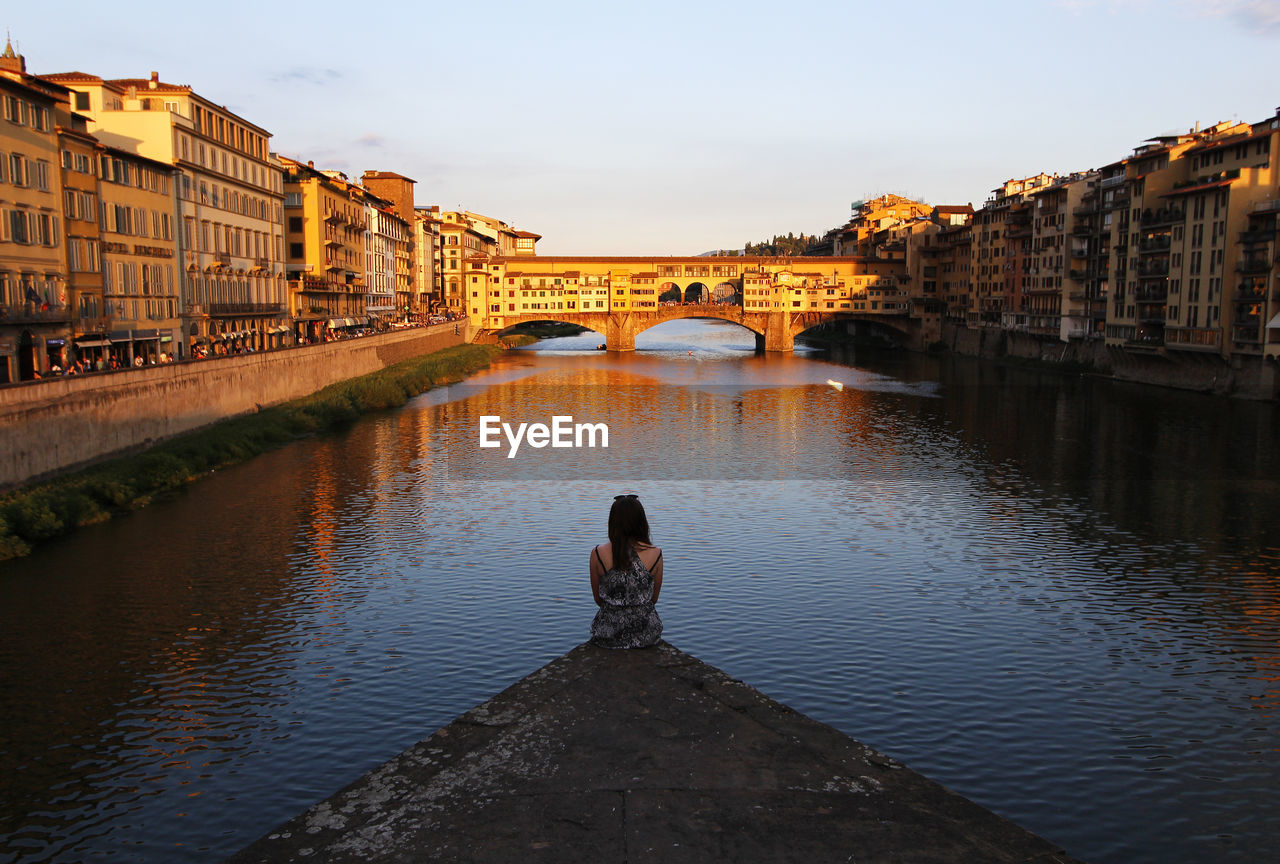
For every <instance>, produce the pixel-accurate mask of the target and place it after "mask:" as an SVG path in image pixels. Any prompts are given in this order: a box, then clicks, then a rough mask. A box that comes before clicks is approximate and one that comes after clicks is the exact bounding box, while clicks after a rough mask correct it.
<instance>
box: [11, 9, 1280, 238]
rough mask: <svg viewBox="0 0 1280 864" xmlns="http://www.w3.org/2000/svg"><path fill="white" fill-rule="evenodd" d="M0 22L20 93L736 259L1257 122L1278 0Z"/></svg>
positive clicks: (590, 231)
mask: <svg viewBox="0 0 1280 864" xmlns="http://www.w3.org/2000/svg"><path fill="white" fill-rule="evenodd" d="M7 5H8V6H9V8H8V9H6V10H5V11H4V12H3V13H0V25H4V26H5V27H7V28H8V30H9V32H10V33H11V35H12V37H13V40H14V42H15V43H16V44H17V45H18V47H19V49H20V50H21V52H22V53H23V54H24V55H25V56H26V58H27V68H28V71H31V72H35V73H37V74H39V73H49V72H66V71H71V70H79V71H83V72H89V73H92V74H95V75H101V76H102V77H104V78H125V77H146V76H147V75H148V74H149V73H150V71H151V70H157V71H158V72H159V73H160V77H161V79H162V80H164V81H166V82H170V83H175V84H189V85H191V86H192V87H193V88H194V89H195V90H196V92H197V93H199V94H200V95H201V96H204V97H205V98H208V99H210V100H212V101H214V102H216V103H219V104H224V105H226V106H227V107H228V108H230V109H231V110H233V111H235V112H237V113H238V114H240V115H242V116H243V117H245V118H246V119H247V120H249V121H251V122H253V123H256V124H258V125H259V126H262V127H264V128H266V129H268V130H270V131H271V132H272V133H273V135H274V138H273V139H272V148H273V149H274V150H275V151H277V152H279V153H281V154H283V155H286V156H292V157H296V158H302V159H311V160H313V161H314V162H315V163H316V165H317V167H325V168H337V169H339V170H342V171H346V172H347V173H348V174H350V175H359V174H360V173H361V172H363V171H365V170H367V169H376V170H387V171H397V172H399V173H401V174H405V175H407V176H409V177H412V178H414V179H415V180H417V181H418V186H417V202H418V204H440V205H441V206H442V207H444V208H445V209H457V208H464V209H467V210H473V211H476V212H480V213H484V214H486V215H490V216H494V217H497V218H499V219H503V220H504V221H506V222H507V223H509V224H511V225H513V226H515V227H516V228H519V229H524V230H529V231H536V232H538V233H540V234H542V235H544V240H543V241H542V242H541V243H540V244H539V252H540V253H542V254H574V253H577V254H597V255H604V254H645V253H649V254H657V255H668V254H673V255H685V254H694V253H698V252H703V251H707V250H710V249H715V248H739V247H741V246H742V244H743V243H744V242H746V241H748V240H761V239H765V238H767V237H769V236H771V235H773V234H775V233H783V234H785V233H787V232H788V231H795V232H801V231H805V232H810V233H815V232H822V231H825V230H826V229H828V228H832V227H835V226H837V225H840V224H842V223H843V222H845V221H846V220H847V219H848V216H849V205H850V203H851V202H852V201H854V200H856V199H860V198H865V197H870V196H873V195H875V194H879V193H882V192H898V193H902V194H909V195H912V196H913V197H918V198H922V199H924V200H927V201H929V202H931V203H953V204H963V203H966V202H972V203H973V204H974V205H975V206H980V205H981V204H982V202H983V201H984V200H985V199H986V197H987V195H988V194H989V192H990V190H991V189H992V188H994V187H995V186H996V185H998V184H999V183H1002V182H1003V181H1004V180H1006V179H1008V178H1010V177H1013V176H1025V175H1028V174H1034V173H1036V172H1039V171H1047V172H1050V173H1053V172H1057V173H1062V174H1066V173H1070V172H1071V171H1078V170H1084V169H1088V168H1093V167H1097V166H1099V165H1102V164H1105V163H1107V162H1111V161H1114V160H1115V159H1118V158H1121V157H1123V156H1125V155H1127V154H1128V153H1129V152H1130V151H1131V150H1132V149H1133V147H1135V146H1137V145H1138V144H1139V143H1141V142H1142V141H1143V139H1145V138H1148V137H1151V136H1153V135H1157V134H1160V133H1163V132H1170V131H1178V130H1183V129H1187V128H1190V127H1191V126H1193V125H1194V124H1195V123H1196V122H1197V121H1199V122H1201V123H1202V124H1206V125H1207V124H1211V123H1215V122H1217V121H1219V120H1230V119H1233V118H1234V119H1240V120H1245V121H1257V120H1261V119H1263V118H1264V117H1268V116H1271V114H1272V113H1273V112H1274V111H1275V110H1276V108H1277V106H1280V86H1277V85H1278V84H1280V74H1277V73H1280V0H1163V2H1159V0H1059V2H1050V0H1044V2H1037V0H1009V2H1005V0H1000V2H981V0H970V2H962V0H948V2H933V0H925V2H919V0H917V2H896V0H880V2H875V3H863V2H854V0H843V2H828V0H811V2H807V3H787V2H777V0H774V2H768V3H765V2H756V0H737V2H700V0H681V2H669V0H648V2H645V3H626V4H611V3H608V2H577V0H541V2H535V0H524V2H505V0H491V2H481V3H470V2H462V0H451V2H438V0H426V2H417V3H413V4H396V3H351V2H346V3H329V2H315V3H310V4H303V3H288V2H252V3H246V2H239V0H234V2H225V0H224V2H209V3H191V4H180V5H175V4H173V3H172V2H164V3H156V2H151V0H134V2H130V3H127V4H123V5H121V4H102V3H82V2H79V0H70V2H64V3H60V4H56V5H52V6H48V5H46V6H44V7H43V8H40V7H39V6H38V4H35V3H23V4H17V3H15V4H7ZM177 8H187V9H189V10H191V11H190V12H189V13H176V12H175V11H174V10H175V9H177ZM197 10H198V11H197Z"/></svg>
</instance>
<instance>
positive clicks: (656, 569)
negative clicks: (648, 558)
mask: <svg viewBox="0 0 1280 864" xmlns="http://www.w3.org/2000/svg"><path fill="white" fill-rule="evenodd" d="M649 572H650V573H652V574H653V601H652V602H654V603H657V602H658V592H659V591H661V590H662V551H661V550H659V551H658V560H657V561H655V562H654V563H653V569H652V570H650V571H649Z"/></svg>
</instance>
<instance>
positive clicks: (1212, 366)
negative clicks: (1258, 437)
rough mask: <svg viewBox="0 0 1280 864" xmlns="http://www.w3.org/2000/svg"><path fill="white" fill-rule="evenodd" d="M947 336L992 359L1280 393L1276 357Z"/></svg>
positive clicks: (1219, 390) (954, 346) (1261, 394)
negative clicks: (1228, 356) (1141, 349)
mask: <svg viewBox="0 0 1280 864" xmlns="http://www.w3.org/2000/svg"><path fill="white" fill-rule="evenodd" d="M942 341H943V342H944V343H945V344H946V345H947V347H948V348H950V349H951V350H952V351H954V352H955V353H957V354H965V355H970V356H974V357H985V358H988V359H1001V358H1003V359H1018V360H1029V361H1035V362H1040V363H1046V364H1050V365H1065V366H1071V367H1073V368H1078V369H1083V370H1087V371H1090V372H1094V373H1096V374H1099V375H1107V376H1110V377H1112V378H1114V379H1116V380H1117V381H1132V382H1135V383H1139V384H1155V385H1158V386H1162V387H1174V388H1177V389H1179V390H1195V391H1198V392H1201V393H1215V394H1218V395H1222V396H1240V397H1243V398H1247V399H1277V398H1280V374H1277V373H1278V372H1280V370H1278V369H1277V366H1276V363H1275V361H1268V360H1264V359H1263V358H1261V357H1237V358H1234V359H1233V360H1232V361H1230V362H1228V361H1227V360H1224V359H1223V358H1222V357H1220V356H1218V355H1217V354H1214V353H1208V352H1195V351H1163V352H1151V353H1139V352H1136V351H1126V350H1124V349H1122V348H1114V347H1107V345H1105V344H1104V343H1103V342H1102V340H1090V341H1072V342H1060V341H1058V340H1056V339H1048V338H1042V337H1037V336H1033V335H1031V334H1029V333H1013V332H1008V331H1003V330H997V329H989V330H971V329H968V328H964V327H955V326H951V325H944V327H943V331H942Z"/></svg>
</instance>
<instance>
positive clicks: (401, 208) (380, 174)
mask: <svg viewBox="0 0 1280 864" xmlns="http://www.w3.org/2000/svg"><path fill="white" fill-rule="evenodd" d="M360 183H361V185H363V186H364V188H365V189H367V190H369V191H370V192H372V193H373V194H374V195H377V196H378V197H379V198H381V199H382V200H383V201H385V202H387V204H388V205H389V206H388V207H384V208H382V210H381V211H380V213H381V214H382V216H380V217H378V218H377V219H375V220H373V221H372V222H371V224H373V225H374V226H375V227H374V231H373V235H374V240H375V245H379V244H381V246H382V248H384V249H385V250H387V251H384V252H383V254H384V255H387V254H388V253H389V255H390V258H391V265H392V268H393V270H392V273H391V275H390V277H389V278H390V282H391V285H390V288H391V293H392V295H393V296H392V299H391V302H390V304H389V308H388V312H387V313H386V314H383V317H384V318H385V319H387V320H398V321H407V320H410V318H411V317H412V316H413V315H415V314H420V313H421V312H423V311H426V310H427V309H428V308H430V307H429V306H423V307H421V308H419V306H418V298H419V292H418V289H417V275H418V268H417V258H416V255H415V244H416V243H417V237H416V236H415V229H416V227H417V220H416V218H415V216H414V213H415V211H414V204H413V188H414V186H415V185H416V181H414V180H411V179H410V178H408V177H405V176H404V175H403V174H397V173H396V172H394V171H366V172H364V174H362V175H360ZM379 238H381V240H379ZM366 281H368V280H366ZM374 296H375V295H374V293H373V292H372V291H371V292H370V297H369V303H370V305H371V307H372V306H373V305H374Z"/></svg>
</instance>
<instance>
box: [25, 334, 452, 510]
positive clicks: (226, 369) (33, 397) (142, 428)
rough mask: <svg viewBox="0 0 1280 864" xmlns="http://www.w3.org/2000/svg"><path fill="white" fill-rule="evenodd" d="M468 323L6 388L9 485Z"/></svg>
mask: <svg viewBox="0 0 1280 864" xmlns="http://www.w3.org/2000/svg"><path fill="white" fill-rule="evenodd" d="M466 336H467V332H466V328H465V325H464V326H463V327H461V328H459V332H457V333H455V332H454V325H453V324H440V325H436V326H434V327H425V328H414V329H410V330H398V331H394V332H391V333H383V334H379V335H376V336H365V337H362V338H359V339H346V340H341V341H338V342H330V343H328V344H325V345H307V346H303V347H300V348H290V349H288V350H284V351H271V352H263V353H258V354H244V355H241V356H236V357H219V358H216V359H211V360H193V361H188V362H185V363H173V364H166V365H161V366H147V367H143V368H141V369H129V370H124V371H120V372H113V373H108V374H97V375H77V376H71V377H66V378H57V379H52V380H44V381H40V382H38V383H32V384H23V385H16V386H11V387H4V388H0V489H5V488H9V487H11V486H15V485H18V484H20V483H25V482H27V481H28V480H34V479H36V478H39V477H44V476H48V475H52V474H55V473H57V472H61V471H65V470H67V469H69V468H74V467H76V466H79V465H84V464H87V463H89V462H93V461H95V460H97V459H101V458H103V457H106V456H110V455H113V454H118V453H125V452H128V451H130V450H135V449H138V448H141V447H146V446H149V445H151V444H155V443H157V442H159V441H162V440H164V439H165V438H170V437H173V436H174V435H179V434H181V433H183V432H190V431H191V430H193V429H199V428H201V427H204V426H208V425H209V424H211V423H216V422H217V421H219V420H225V419H226V418H228V417H234V416H236V415H238V414H246V413H249V412H251V411H256V410H258V409H260V408H264V407H266V406H268V405H276V404H279V403H281V402H288V401H289V400H291V399H297V398H300V397H302V396H306V395H308V394H311V393H314V392H316V391H317V390H321V389H323V388H325V387H327V386H328V385H330V384H335V383H337V382H339V381H345V380H347V379H349V378H355V377H357V376H360V375H367V374H369V373H371V372H377V371H378V370H380V369H384V368H386V367H387V366H390V365H392V364H394V363H399V362H400V361H402V360H408V359H409V358H411V357H417V356H420V355H423V354H429V353H431V352H433V351H439V350H441V349H443V348H448V347H450V346H452V345H460V344H462V343H463V342H465V341H466Z"/></svg>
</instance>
